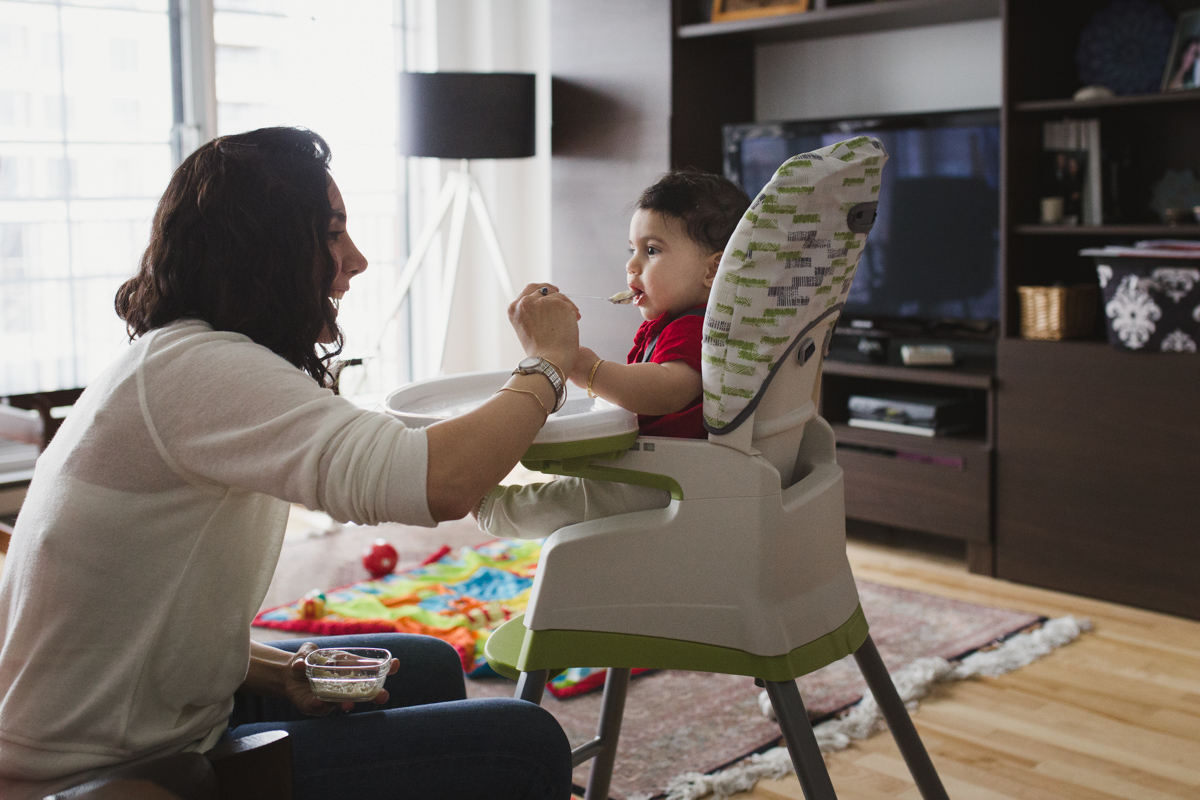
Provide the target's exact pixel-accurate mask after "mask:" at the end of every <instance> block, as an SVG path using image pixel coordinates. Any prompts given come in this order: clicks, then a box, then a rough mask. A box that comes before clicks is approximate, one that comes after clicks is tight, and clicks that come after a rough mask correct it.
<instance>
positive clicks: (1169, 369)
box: [995, 0, 1200, 618]
mask: <svg viewBox="0 0 1200 800" xmlns="http://www.w3.org/2000/svg"><path fill="white" fill-rule="evenodd" d="M1108 5H1109V2H1108V0H1063V2H1056V3H1044V2H1036V1H1035V0H1010V1H1009V2H1006V3H1005V4H1004V6H1003V29H1004V44H1003V47H1004V50H1003V54H1004V66H1003V70H1004V75H1003V78H1004V87H1003V102H1004V108H1003V115H1002V116H1003V125H1004V165H1003V171H1004V197H1005V199H1004V210H1003V214H1004V218H1003V225H1002V228H1003V252H1004V256H1003V261H1004V269H1003V275H1004V290H1005V312H1004V315H1003V316H1004V318H1003V320H1002V336H1001V339H1000V341H999V346H998V359H997V429H998V435H997V448H996V544H995V546H996V552H995V556H996V562H995V563H996V575H998V576H999V577H1002V578H1007V579H1010V580H1015V581H1020V582H1022V583H1032V584H1035V585H1039V586H1045V587H1048V588H1052V589H1059V590H1063V591H1068V592H1075V593H1078V594H1083V595H1088V596H1091V597H1098V598H1102V599H1107V600H1114V601H1117V602H1121V603H1128V604H1130V605H1135V606H1141V607H1144V608H1151V609H1156V610H1160V611H1167V612H1170V613H1175V614H1182V615H1186V616H1190V617H1194V618H1200V579H1197V575H1198V574H1200V491H1198V490H1197V489H1198V486H1197V484H1198V482H1200V399H1198V398H1200V394H1198V391H1200V356H1197V355H1191V354H1175V353H1128V352H1122V351H1119V350H1117V349H1115V348H1112V347H1110V346H1108V345H1107V344H1106V343H1105V342H1104V336H1103V331H1102V326H1101V325H1099V324H1098V325H1097V329H1096V331H1095V332H1094V335H1093V337H1092V338H1091V339H1090V340H1083V341H1061V342H1038V341H1026V340H1023V339H1020V338H1018V337H1019V335H1020V323H1019V320H1020V317H1019V314H1020V308H1019V302H1018V300H1017V287H1018V286H1021V285H1048V284H1052V283H1054V282H1056V281H1060V282H1063V283H1075V282H1082V281H1088V282H1095V281H1096V271H1095V263H1094V261H1093V260H1092V259H1090V258H1085V257H1082V256H1080V255H1079V251H1080V250H1081V249H1082V248H1085V247H1102V246H1104V245H1108V244H1129V243H1132V242H1134V241H1136V240H1138V239H1156V238H1173V239H1179V238H1194V237H1198V236H1200V226H1197V225H1188V226H1176V227H1169V226H1166V225H1162V224H1161V223H1160V222H1159V221H1158V220H1157V219H1156V218H1155V215H1154V214H1153V213H1152V212H1151V210H1150V198H1151V189H1152V185H1153V184H1154V182H1155V181H1157V180H1158V179H1159V178H1160V177H1161V176H1162V175H1163V172H1164V171H1165V170H1167V169H1185V168H1200V137H1197V136H1196V131H1197V130H1200V91H1197V90H1189V91H1179V92H1167V93H1159V92H1154V93H1149V94H1145V95H1137V96H1119V97H1112V98H1104V99H1098V100H1088V101H1075V100H1072V99H1071V98H1072V96H1073V94H1074V93H1075V91H1076V90H1078V89H1079V88H1080V80H1079V72H1078V68H1077V66H1076V64H1075V59H1074V55H1075V50H1076V47H1077V44H1078V41H1079V36H1080V33H1081V31H1083V29H1084V27H1085V26H1086V25H1087V24H1088V22H1089V20H1090V19H1091V18H1092V15H1093V14H1094V13H1095V12H1097V11H1098V10H1100V9H1103V8H1105V7H1106V6H1108ZM1163 5H1164V6H1166V7H1167V8H1168V9H1169V10H1170V11H1172V12H1173V13H1178V12H1179V11H1181V10H1183V9H1186V8H1188V7H1190V6H1193V5H1194V3H1193V2H1190V0H1186V1H1185V2H1165V3H1163ZM1084 118H1091V119H1098V120H1099V121H1100V131H1101V142H1102V146H1103V150H1104V151H1105V155H1106V157H1107V159H1106V160H1108V161H1116V162H1118V163H1119V166H1118V167H1117V171H1116V173H1115V174H1113V173H1111V172H1110V171H1108V170H1106V172H1105V176H1104V177H1105V180H1106V181H1108V180H1112V179H1115V180H1117V181H1118V183H1119V189H1120V202H1119V203H1118V204H1117V207H1116V208H1115V209H1113V208H1110V209H1108V210H1107V211H1108V216H1107V217H1106V219H1105V222H1104V224H1103V225H1095V226H1086V227H1085V226H1076V227H1071V226H1042V225H1040V224H1038V222H1037V217H1038V199H1039V197H1040V195H1041V194H1042V193H1044V192H1043V183H1042V180H1043V172H1044V169H1045V154H1044V153H1043V150H1042V130H1043V124H1044V123H1045V122H1046V121H1048V120H1061V119H1084ZM1102 312H1103V310H1102V309H1101V314H1100V317H1101V318H1102V317H1103V313H1102Z"/></svg>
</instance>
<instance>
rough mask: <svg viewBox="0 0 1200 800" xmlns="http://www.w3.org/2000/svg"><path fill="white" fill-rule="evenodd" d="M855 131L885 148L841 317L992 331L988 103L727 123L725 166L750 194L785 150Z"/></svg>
mask: <svg viewBox="0 0 1200 800" xmlns="http://www.w3.org/2000/svg"><path fill="white" fill-rule="evenodd" d="M860 133H868V134H870V135H872V136H875V137H878V138H879V140H880V141H882V142H883V146H884V148H885V149H886V150H887V152H888V155H889V156H890V158H889V160H888V163H887V166H886V167H885V168H884V171H883V184H882V188H881V189H880V191H879V208H878V216H877V218H876V220H875V227H874V229H873V230H872V231H871V235H870V237H869V238H868V240H867V247H866V249H865V250H864V251H863V254H862V258H861V260H860V261H859V266H858V271H857V273H856V275H855V278H854V284H853V285H852V287H851V289H850V294H849V295H848V297H847V299H846V308H845V310H844V311H843V312H842V324H843V325H846V324H850V325H855V327H862V326H864V323H865V324H866V326H874V327H880V328H887V327H889V326H895V327H903V328H913V327H914V326H915V327H917V328H919V329H922V330H927V331H929V330H933V329H935V328H937V327H939V326H947V325H949V326H954V327H959V328H962V329H964V330H968V331H974V332H983V333H992V334H994V329H995V324H996V321H997V320H998V319H999V316H1000V292H999V266H1000V258H999V251H1000V129H999V112H998V111H996V110H993V109H987V110H977V111H958V112H942V113H932V114H918V115H905V116H892V117H874V118H870V119H835V120H806V121H795V122H774V123H759V124H747V125H727V126H726V127H725V174H726V176H727V177H728V178H730V179H731V180H733V181H734V182H735V183H737V184H738V185H740V186H741V187H742V188H743V189H745V190H746V194H748V195H750V197H754V196H755V195H757V194H758V192H759V191H760V190H761V189H762V187H763V186H765V185H766V183H767V181H768V180H770V178H771V176H772V175H773V174H774V173H775V170H776V169H777V168H778V167H779V165H780V164H782V163H783V162H784V161H786V160H787V159H788V158H790V157H791V156H794V155H796V154H798V153H804V152H808V151H810V150H815V149H817V148H819V147H824V146H825V145H829V144H834V143H835V142H839V141H841V140H843V139H847V138H850V137H852V136H854V135H857V134H860Z"/></svg>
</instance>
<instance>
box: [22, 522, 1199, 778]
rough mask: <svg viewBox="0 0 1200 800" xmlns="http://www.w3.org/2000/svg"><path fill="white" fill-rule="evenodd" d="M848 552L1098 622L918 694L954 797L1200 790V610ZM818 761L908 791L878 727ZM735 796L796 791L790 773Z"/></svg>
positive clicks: (901, 571) (839, 773) (888, 552)
mask: <svg viewBox="0 0 1200 800" xmlns="http://www.w3.org/2000/svg"><path fill="white" fill-rule="evenodd" d="M849 552H850V560H851V563H852V564H853V565H854V571H855V573H856V574H857V575H858V576H860V577H862V578H867V579H870V580H874V581H878V582H880V583H886V584H891V585H893V586H901V587H906V588H911V589H917V590H920V591H924V592H931V593H933V594H942V595H946V596H948V597H955V598H960V599H963V600H972V601H975V602H979V603H985V604H990V605H998V606H1005V607H1009V608H1018V609H1025V610H1029V611H1033V612H1037V613H1039V614H1044V615H1046V616H1051V617H1055V616H1061V615H1064V614H1072V615H1075V616H1081V617H1087V618H1089V619H1091V620H1092V622H1093V624H1094V625H1095V629H1094V630H1093V631H1092V632H1091V633H1088V634H1085V635H1084V636H1083V637H1082V638H1081V639H1080V640H1079V641H1077V642H1075V643H1073V644H1071V645H1068V646H1067V647H1064V648H1062V649H1061V650H1058V651H1056V652H1055V653H1053V654H1051V655H1050V656H1048V657H1046V658H1044V659H1042V660H1041V661H1038V662H1035V663H1033V664H1031V665H1029V666H1026V667H1023V668H1022V669H1020V670H1018V671H1017V672H1014V673H1011V674H1009V675H1006V676H1004V677H1001V678H997V679H980V680H972V681H965V682H960V683H953V684H946V685H942V686H940V687H938V688H937V689H936V690H935V692H934V694H933V695H931V696H930V697H928V698H926V699H925V700H923V701H921V705H920V708H919V709H918V711H917V713H916V714H915V715H914V721H915V722H916V725H917V729H918V730H919V731H920V734H921V737H922V738H923V740H924V741H925V744H926V747H928V748H929V751H930V754H931V756H932V758H933V761H934V764H935V765H936V766H937V768H938V770H939V772H940V773H941V776H942V780H943V782H944V783H945V785H946V789H947V791H948V793H949V795H950V797H951V798H952V799H953V800H1005V799H1007V798H1011V799H1012V800H1041V799H1042V798H1045V799H1046V800H1050V798H1054V800H1062V799H1063V798H1066V799H1068V800H1075V799H1076V798H1079V799H1081V800H1088V799H1090V798H1095V799H1096V800H1111V798H1124V799H1125V800H1176V799H1177V800H1183V798H1188V799H1189V800H1194V799H1195V798H1200V622H1192V621H1188V620H1183V619H1179V618H1176V617H1169V616H1165V615H1162V614H1154V613H1151V612H1148V611H1139V610H1136V609H1131V608H1127V607H1124V606H1117V605H1112V604H1110V603H1102V602H1099V601H1095V600H1088V599H1084V598H1080V597H1074V596H1071V595H1064V594H1058V593H1055V592H1049V591H1044V590H1040V589H1034V588H1031V587H1027V586H1019V585H1016V584H1011V583H1007V582H1004V581H998V580H993V579H990V578H983V577H980V576H977V575H971V574H968V573H967V572H966V570H965V569H964V567H963V566H962V562H961V560H958V559H956V558H953V557H947V556H945V555H941V554H939V553H937V552H929V550H928V549H925V550H924V551H923V552H914V551H913V550H912V549H911V547H909V548H907V549H905V548H899V549H898V548H896V547H894V546H889V545H887V544H884V543H879V542H877V543H867V542H863V541H858V542H854V543H851V545H850V547H849ZM2 564H3V556H2V555H0V569H2V568H3V567H2ZM827 764H828V766H829V771H830V774H831V776H832V778H833V784H834V787H835V788H836V790H837V793H838V797H839V798H841V800H884V798H904V799H905V800H919V794H918V793H917V790H916V788H915V787H914V786H913V784H912V783H911V781H910V779H909V776H908V773H907V770H906V769H905V766H904V762H903V761H902V760H901V758H900V755H899V753H898V752H897V751H896V749H895V745H894V744H893V742H892V740H891V737H890V736H888V734H886V733H883V734H879V735H876V736H875V737H873V738H871V739H869V740H867V741H865V742H859V743H856V744H855V745H853V746H852V747H851V748H849V749H848V750H844V751H842V752H839V753H834V754H832V755H830V756H828V757H827ZM616 768H617V769H618V770H619V769H620V763H619V762H618V764H617V767H616ZM737 798H738V799H739V800H751V799H752V798H753V800H780V798H788V800H800V798H803V793H802V792H801V790H800V785H799V783H798V782H797V781H796V778H795V776H788V777H787V778H785V779H783V780H779V781H774V780H764V781H760V782H759V784H758V786H757V787H756V788H755V790H754V791H753V792H750V793H747V794H741V795H737Z"/></svg>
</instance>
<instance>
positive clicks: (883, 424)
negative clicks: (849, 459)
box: [848, 417, 969, 437]
mask: <svg viewBox="0 0 1200 800" xmlns="http://www.w3.org/2000/svg"><path fill="white" fill-rule="evenodd" d="M848 422H849V424H850V427H851V428H867V429H869V430H874V431H888V432H890V433H907V434H911V435H913V436H931V437H932V436H949V435H952V434H955V433H965V432H966V431H967V429H968V427H969V426H968V425H967V423H965V422H960V423H958V424H955V425H943V426H941V427H938V428H934V427H932V426H927V425H908V424H905V423H903V422H888V421H887V420H882V419H864V418H862V417H851V418H850V419H849V420H848Z"/></svg>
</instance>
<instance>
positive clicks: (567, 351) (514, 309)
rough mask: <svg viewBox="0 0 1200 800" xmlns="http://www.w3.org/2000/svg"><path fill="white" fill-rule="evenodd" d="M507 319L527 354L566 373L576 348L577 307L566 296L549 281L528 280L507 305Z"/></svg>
mask: <svg viewBox="0 0 1200 800" xmlns="http://www.w3.org/2000/svg"><path fill="white" fill-rule="evenodd" d="M543 289H545V290H546V291H545V292H543ZM508 319H509V321H510V322H511V323H512V326H513V329H514V330H515V331H516V332H517V338H518V339H520V341H521V347H522V348H523V349H524V350H525V354H526V355H528V356H541V357H542V358H545V359H547V360H549V361H551V362H552V363H554V364H555V365H557V366H558V367H559V368H560V369H562V370H563V371H564V372H567V373H568V374H569V371H570V370H571V367H572V365H573V364H574V363H575V353H576V350H578V348H579V309H578V308H576V307H575V304H574V303H572V302H571V299H570V298H569V297H567V296H566V295H564V294H560V293H559V291H558V288H557V287H556V286H553V285H551V284H549V283H531V284H529V285H528V286H526V287H525V288H524V289H523V290H522V291H521V294H520V296H519V297H517V299H516V300H514V301H513V302H512V305H510V306H509V307H508ZM564 377H565V375H564Z"/></svg>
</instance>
